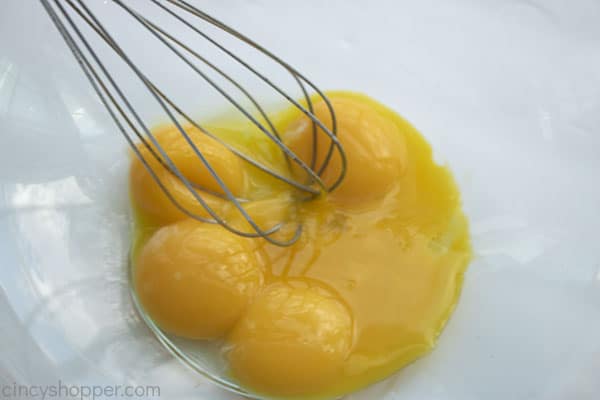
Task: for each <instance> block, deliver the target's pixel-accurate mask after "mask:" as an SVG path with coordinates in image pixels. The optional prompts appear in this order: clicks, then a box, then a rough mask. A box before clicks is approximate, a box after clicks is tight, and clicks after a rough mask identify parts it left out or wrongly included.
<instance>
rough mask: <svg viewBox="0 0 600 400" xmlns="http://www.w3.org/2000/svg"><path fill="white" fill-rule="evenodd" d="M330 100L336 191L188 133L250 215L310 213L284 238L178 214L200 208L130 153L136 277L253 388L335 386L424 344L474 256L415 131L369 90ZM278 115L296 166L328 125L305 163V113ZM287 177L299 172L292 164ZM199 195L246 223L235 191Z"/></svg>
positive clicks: (169, 328)
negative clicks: (303, 191) (303, 192)
mask: <svg viewBox="0 0 600 400" xmlns="http://www.w3.org/2000/svg"><path fill="white" fill-rule="evenodd" d="M329 98H330V101H331V104H332V106H333V108H334V109H335V117H336V124H337V132H338V137H339V140H340V142H341V144H342V145H343V148H344V151H345V155H346V162H347V163H346V166H347V168H346V176H345V179H344V180H343V181H342V183H341V184H340V186H339V187H338V188H337V189H336V190H335V191H333V192H332V193H330V194H328V195H326V196H321V197H320V198H318V199H315V200H313V201H311V202H306V203H298V202H294V200H293V199H294V197H293V195H292V194H291V192H290V189H289V187H286V186H285V185H278V184H276V183H274V181H273V180H270V178H269V179H266V178H265V177H264V174H263V173H262V172H258V171H257V170H255V169H253V168H251V167H249V166H248V165H247V164H245V163H244V162H243V161H241V160H240V158H239V157H237V156H235V155H234V154H233V153H231V152H230V151H229V150H227V149H226V148H225V147H223V146H222V145H221V144H219V143H218V142H217V141H216V140H214V139H211V138H210V137H208V136H206V135H203V134H202V133H201V132H199V131H197V130H195V129H194V128H189V129H188V130H187V132H188V134H189V135H190V137H191V138H192V140H193V142H194V143H195V144H196V146H197V147H198V149H200V150H201V151H202V154H203V155H204V156H205V158H206V160H207V161H208V162H209V163H210V165H211V166H212V168H213V169H214V170H215V172H216V173H217V174H218V175H219V176H220V178H221V179H222V180H223V182H224V183H225V184H226V185H227V187H228V189H229V190H230V191H231V192H232V193H233V194H234V195H235V196H239V197H244V198H247V199H251V200H253V201H250V202H248V203H244V208H245V209H246V211H247V212H248V214H250V215H251V216H252V217H253V219H254V220H255V221H256V222H257V223H258V225H259V226H261V227H262V228H263V229H266V228H269V227H271V226H273V225H274V224H276V223H279V222H282V221H285V220H286V219H287V220H290V219H292V220H295V221H296V222H299V223H301V224H302V225H303V228H304V231H303V234H302V236H301V238H300V240H298V242H297V243H295V244H294V245H293V246H290V247H285V248H281V247H277V246H273V245H270V244H268V243H266V242H265V241H263V240H261V239H249V238H244V237H241V236H238V235H235V234H234V233H231V232H230V231H228V230H225V229H223V228H221V227H220V226H218V225H214V224H209V223H204V222H200V221H198V220H196V219H192V218H190V215H189V214H187V213H186V212H185V211H183V210H187V212H188V213H189V212H191V213H193V214H195V215H199V216H207V212H206V210H205V209H204V207H202V206H201V205H200V204H199V202H198V201H197V199H196V198H195V197H194V195H193V194H192V193H191V192H190V190H189V188H187V187H186V186H185V185H184V184H183V183H182V181H181V179H179V178H178V177H177V176H175V175H174V174H173V173H172V172H171V171H168V170H167V169H166V168H164V167H163V166H162V165H160V164H159V163H158V161H156V160H155V159H153V158H152V157H151V154H150V150H149V149H148V148H145V147H144V146H140V151H141V152H142V153H143V155H144V156H145V157H144V158H145V159H146V160H150V161H149V164H150V166H151V167H152V170H153V171H154V173H155V176H152V175H151V174H150V173H149V172H148V170H147V169H146V167H145V166H144V165H143V164H142V163H141V162H140V161H139V160H134V161H133V164H132V167H131V171H130V186H131V196H132V201H133V205H134V209H135V211H136V215H137V219H136V223H137V226H138V236H139V237H138V245H137V246H136V251H135V252H134V274H133V276H134V285H135V288H136V293H137V296H138V298H139V300H140V302H141V304H142V306H143V307H144V309H145V311H146V312H147V313H148V314H149V316H150V317H151V318H152V319H153V321H154V322H155V323H156V324H157V325H158V326H159V327H160V328H161V329H162V330H163V331H165V332H166V333H169V334H173V335H177V336H181V337H185V338H190V339H221V338H225V345H224V346H223V349H224V352H225V354H226V357H227V359H228V361H229V366H230V370H231V374H232V376H233V377H235V379H237V380H238V381H239V382H241V383H242V384H243V385H245V386H246V387H248V388H250V389H251V390H253V391H256V392H259V393H266V394H271V395H278V396H292V397H297V396H302V397H303V398H309V397H314V398H319V397H328V396H339V395H341V394H344V393H348V392H349V391H352V390H355V389H357V388H359V387H362V386H365V385H366V384H368V383H371V382H373V381H376V380H379V379H382V378H383V377H385V376H387V375H389V374H390V373H392V372H393V371H395V370H397V369H398V368H400V367H402V366H403V365H406V364H407V363H409V362H411V361H413V360H414V359H415V358H417V357H419V356H421V355H423V354H424V353H426V352H427V351H429V350H430V349H431V348H432V346H433V344H434V341H435V339H436V337H437V335H438V334H439V333H440V331H441V329H442V327H443V325H444V324H445V322H446V320H447V318H448V317H449V315H450V313H451V311H452V309H453V307H454V305H455V303H456V301H457V297H458V293H459V291H460V286H461V283H462V274H463V272H464V270H465V268H466V266H467V264H468V262H469V259H470V247H469V240H468V229H467V224H466V219H465V217H464V216H463V214H462V212H461V210H460V202H459V194H458V190H457V188H456V186H455V184H454V182H453V179H452V176H451V175H450V173H449V172H448V170H447V169H445V168H442V167H439V166H437V165H435V164H434V162H433V160H432V156H431V149H430V148H429V146H428V145H427V143H426V142H425V141H424V140H423V139H422V137H421V136H420V135H419V134H418V132H416V130H414V128H412V126H410V125H409V124H408V123H407V122H406V121H404V120H402V119H401V118H400V117H399V116H398V115H396V114H394V113H393V112H392V111H390V110H388V109H387V108H385V107H383V106H381V105H380V104H378V103H376V102H374V101H373V100H371V99H369V98H367V97H365V96H361V95H356V94H351V93H342V92H338V93H331V94H330V95H329ZM314 114H315V115H316V116H317V118H319V119H320V121H322V122H323V123H324V124H325V125H326V126H328V127H331V126H332V120H331V113H330V112H329V108H328V105H327V104H326V103H325V102H322V101H321V102H315V103H314ZM276 117H277V118H276ZM276 117H274V120H275V121H276V126H277V127H278V128H279V129H280V130H281V131H282V132H284V133H283V139H284V142H285V144H286V145H287V146H288V147H289V148H290V149H291V150H292V151H294V153H296V154H297V155H298V156H299V157H300V159H302V160H303V161H304V162H305V163H307V164H309V163H311V162H314V165H316V166H317V168H318V166H320V165H322V164H323V162H324V161H325V159H326V156H327V154H328V152H329V144H330V141H329V139H328V137H327V135H325V133H324V132H323V131H322V130H320V129H318V130H317V143H318V146H317V147H316V148H317V151H316V154H314V159H313V149H314V147H313V145H314V143H313V141H314V136H313V132H314V131H313V129H314V126H313V124H312V123H311V121H310V119H308V117H306V116H303V115H300V114H299V113H298V112H296V111H288V112H284V113H282V114H279V115H278V116H276ZM237 128H238V129H239V127H237ZM248 130H249V128H248ZM154 133H155V137H156V139H157V140H158V142H159V143H160V144H161V147H162V148H163V149H164V150H165V152H166V153H167V154H168V156H169V158H170V159H171V161H172V162H173V163H174V164H175V165H176V166H177V168H178V169H179V171H180V172H181V173H182V174H183V175H184V176H185V177H186V178H187V179H188V180H189V181H190V182H193V183H194V184H195V185H198V186H200V187H203V188H206V189H208V190H210V191H212V192H213V193H216V194H219V193H222V189H221V188H220V186H219V185H218V183H217V182H216V181H215V180H214V178H213V177H212V175H211V174H210V173H209V172H208V170H207V169H206V168H205V167H203V166H202V164H199V161H198V157H197V154H196V153H195V152H194V150H193V149H192V147H191V146H190V145H189V143H187V142H186V141H185V139H184V138H183V136H182V135H181V134H180V133H179V132H178V131H177V130H176V129H175V128H162V129H158V130H156V131H155V132H154ZM247 135H249V136H247V137H246V138H245V139H244V140H242V139H240V142H243V143H242V144H246V145H247V146H244V147H245V149H246V150H248V151H250V152H254V154H253V155H254V156H255V158H257V159H262V160H268V161H269V162H271V163H280V164H281V165H285V164H284V163H283V160H282V159H281V158H277V157H276V156H275V153H277V149H276V148H274V147H273V146H272V143H270V142H268V140H267V139H265V138H264V137H262V136H261V135H260V134H258V133H251V134H247ZM240 136H242V134H240ZM150 147H151V148H152V146H150ZM341 171H342V158H341V157H340V154H339V153H338V152H336V151H334V152H333V153H332V155H331V157H330V159H329V161H328V165H327V168H326V169H324V171H323V174H322V180H323V182H324V183H325V184H326V185H331V184H332V183H333V182H335V181H336V179H337V178H338V177H339V174H340V173H341ZM289 173H290V174H291V175H296V176H299V175H300V174H302V172H301V171H300V170H299V168H298V167H297V166H296V165H292V169H291V170H290V171H289ZM156 178H158V180H160V181H161V183H162V185H163V186H164V188H166V189H167V190H168V192H169V193H170V195H171V196H172V198H169V197H168V196H167V195H166V194H165V193H164V191H163V189H162V188H161V187H160V186H159V185H157V184H156V183H155V179H156ZM265 186H266V189H265ZM259 187H260V190H261V191H262V192H261V196H260V198H259V199H257V198H254V197H253V194H254V193H255V192H256V191H257V189H256V188H259ZM201 195H202V198H203V199H204V200H205V201H206V202H207V204H208V205H209V206H210V207H211V208H212V209H213V210H214V211H215V212H217V213H218V214H220V215H224V216H226V218H227V219H228V221H230V222H231V223H232V225H234V226H236V227H238V228H240V229H242V230H247V229H248V226H247V223H246V222H245V220H244V219H243V218H241V217H240V215H239V213H237V212H236V211H235V209H232V207H231V204H230V203H229V202H227V201H225V200H223V199H222V198H221V197H219V196H217V195H208V194H206V193H205V192H201ZM173 200H175V202H174V201H173ZM178 205H179V206H178ZM290 210H294V211H293V212H292V211H290Z"/></svg>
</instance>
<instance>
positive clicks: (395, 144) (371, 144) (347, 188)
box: [284, 97, 406, 204]
mask: <svg viewBox="0 0 600 400" xmlns="http://www.w3.org/2000/svg"><path fill="white" fill-rule="evenodd" d="M330 101H331V105H332V107H333V108H334V110H335V117H336V126H337V137H338V139H339V141H340V143H341V144H342V146H343V148H344V150H345V154H346V175H345V178H344V180H343V181H342V183H341V185H340V186H339V188H337V189H336V190H335V191H334V192H332V193H331V195H330V198H331V199H333V200H337V201H339V202H341V203H346V204H355V203H364V202H365V201H370V200H374V199H381V198H382V197H383V195H384V194H385V193H387V192H388V191H389V190H390V189H391V187H392V186H394V185H395V184H397V182H398V179H399V177H400V176H401V175H402V173H403V171H404V166H405V164H406V144H405V142H404V137H403V135H402V134H401V132H400V127H399V126H398V125H397V124H396V123H395V121H394V120H393V119H390V118H387V117H386V115H384V113H382V111H381V110H380V109H378V108H373V107H371V106H370V105H369V104H368V103H364V102H357V101H355V99H352V98H348V97H334V98H332V99H331V100H330ZM313 113H314V115H315V116H316V117H317V118H318V119H319V120H320V121H321V122H322V123H323V124H324V125H325V126H326V127H327V128H329V129H330V130H331V129H332V118H331V112H330V111H329V108H328V107H327V105H326V103H324V102H319V103H317V104H315V106H314V111H313ZM284 142H285V144H286V145H287V146H288V147H289V148H290V149H291V150H292V151H293V152H294V153H296V154H297V155H298V156H299V157H300V159H301V160H302V161H304V162H305V163H306V164H308V165H310V164H311V163H312V161H313V160H312V154H313V148H314V144H315V138H314V137H313V123H312V120H311V119H309V118H308V117H306V116H302V117H301V118H300V119H298V120H297V121H296V122H294V123H292V124H291V126H289V127H288V128H287V130H286V132H285V136H284ZM330 144H331V140H330V139H329V137H328V136H327V135H326V134H325V132H324V131H323V130H322V129H321V128H318V129H317V137H316V148H317V151H316V157H315V160H314V161H315V169H316V170H317V171H318V170H319V169H320V167H321V166H322V165H323V163H324V162H325V160H326V157H327V154H328V152H329V149H330ZM341 168H342V158H341V157H340V154H339V152H337V151H334V152H333V153H332V155H331V157H330V160H329V161H328V164H327V166H326V168H325V169H324V171H323V174H322V179H323V181H324V183H325V184H326V185H328V186H330V185H332V184H334V183H335V181H336V180H337V178H338V177H339V176H340V173H341ZM295 170H296V172H298V168H297V167H296V168H295Z"/></svg>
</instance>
